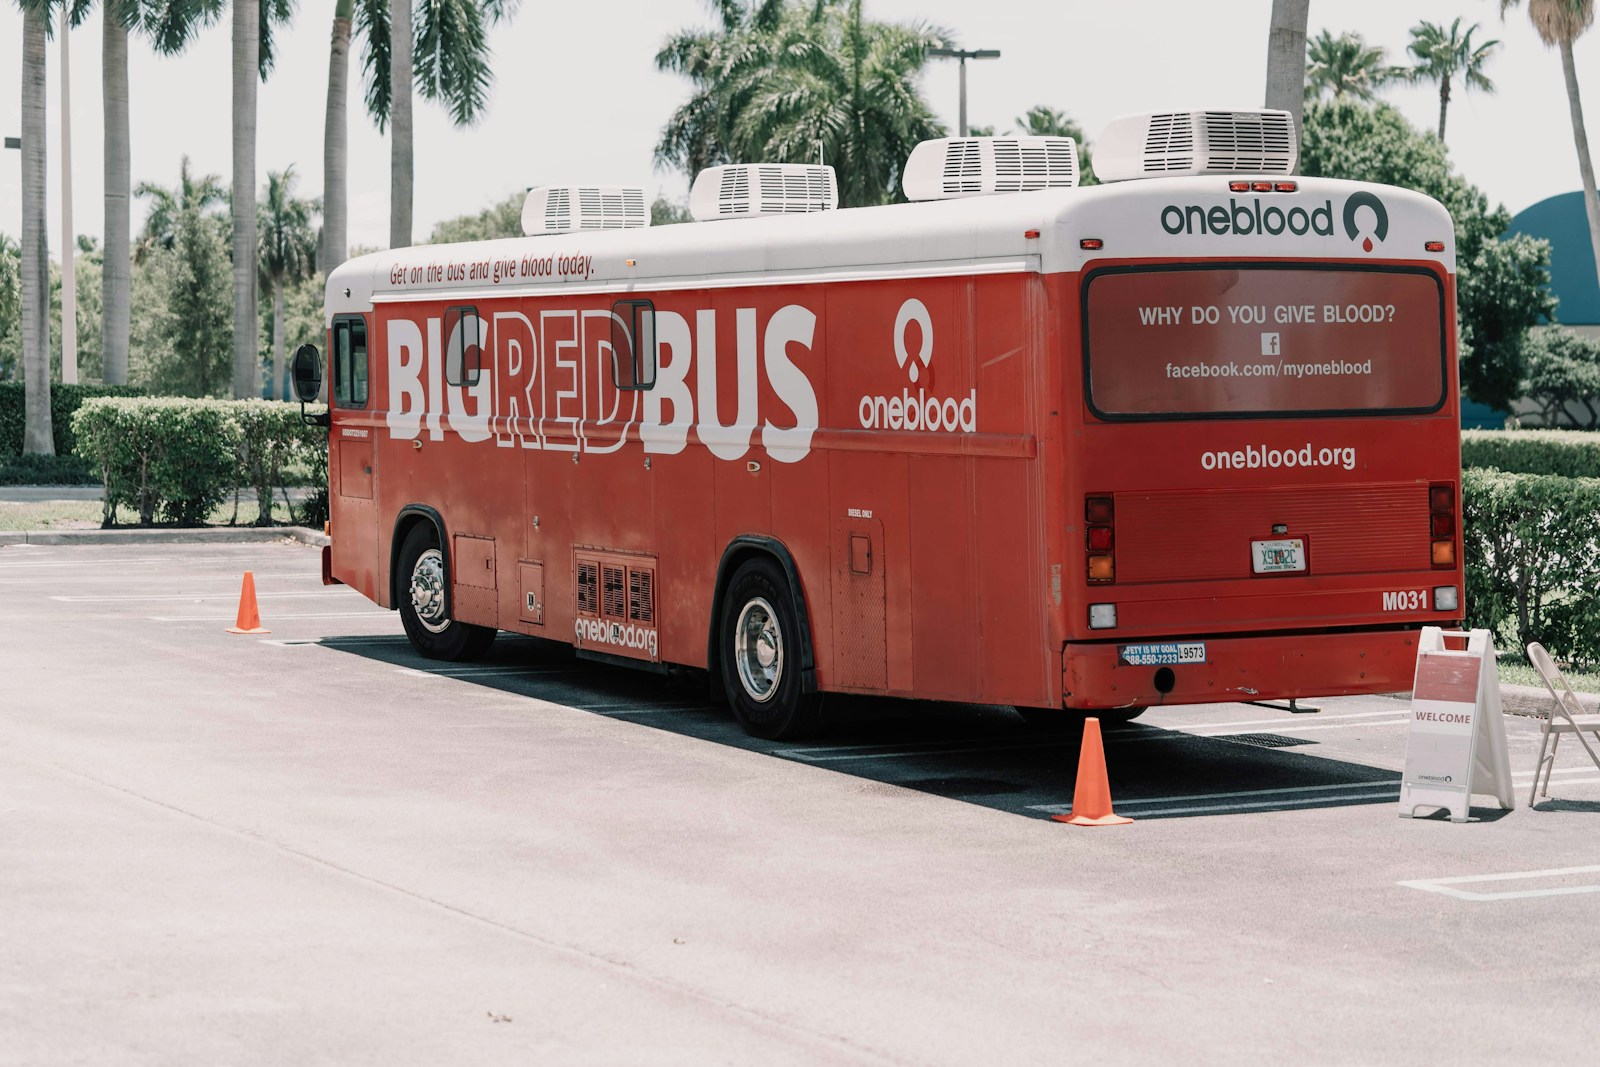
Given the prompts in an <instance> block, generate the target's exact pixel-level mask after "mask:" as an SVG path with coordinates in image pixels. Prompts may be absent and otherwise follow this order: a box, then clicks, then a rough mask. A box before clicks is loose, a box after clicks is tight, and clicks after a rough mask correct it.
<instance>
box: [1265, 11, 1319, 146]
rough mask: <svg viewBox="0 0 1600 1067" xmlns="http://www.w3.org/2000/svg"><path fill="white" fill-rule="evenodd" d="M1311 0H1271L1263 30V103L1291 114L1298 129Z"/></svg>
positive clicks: (1303, 98)
mask: <svg viewBox="0 0 1600 1067" xmlns="http://www.w3.org/2000/svg"><path fill="white" fill-rule="evenodd" d="M1310 8H1311V0H1272V24H1271V26H1270V28H1269V29H1268V31H1267V95H1266V105H1267V107H1274V108H1280V109H1282V110H1284V111H1287V112H1289V113H1290V114H1291V115H1293V116H1294V128H1295V129H1296V130H1299V129H1300V124H1301V122H1300V120H1301V116H1302V114H1303V113H1304V111H1305V102H1306V91H1305V80H1306V18H1307V16H1308V15H1309V13H1310Z"/></svg>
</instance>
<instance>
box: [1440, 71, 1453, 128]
mask: <svg viewBox="0 0 1600 1067" xmlns="http://www.w3.org/2000/svg"><path fill="white" fill-rule="evenodd" d="M1449 110H1450V79H1449V78H1440V79H1439V140H1440V142H1441V143H1442V142H1443V141H1444V116H1445V112H1447V111H1449Z"/></svg>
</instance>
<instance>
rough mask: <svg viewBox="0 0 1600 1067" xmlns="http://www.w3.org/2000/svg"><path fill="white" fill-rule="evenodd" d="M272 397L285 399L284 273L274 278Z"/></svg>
mask: <svg viewBox="0 0 1600 1067" xmlns="http://www.w3.org/2000/svg"><path fill="white" fill-rule="evenodd" d="M272 399H274V400H282V399H283V275H281V274H277V275H274V276H273V278H272Z"/></svg>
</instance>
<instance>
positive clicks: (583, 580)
mask: <svg viewBox="0 0 1600 1067" xmlns="http://www.w3.org/2000/svg"><path fill="white" fill-rule="evenodd" d="M578 614H579V615H591V616H592V615H599V614H600V565H599V564H598V563H592V562H590V561H588V560H580V561H579V563H578Z"/></svg>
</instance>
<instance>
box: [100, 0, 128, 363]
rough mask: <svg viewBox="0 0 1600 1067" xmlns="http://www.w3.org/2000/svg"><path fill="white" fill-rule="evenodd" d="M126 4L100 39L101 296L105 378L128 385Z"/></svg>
mask: <svg viewBox="0 0 1600 1067" xmlns="http://www.w3.org/2000/svg"><path fill="white" fill-rule="evenodd" d="M124 6H125V5H124V4H122V3H117V2H113V3H110V4H107V5H106V9H105V11H104V12H103V19H104V21H103V24H102V25H103V32H102V35H101V38H100V66H101V99H102V102H103V104H104V107H105V153H106V155H105V182H106V198H105V201H106V202H105V210H106V227H105V229H106V233H105V265H104V268H103V273H102V275H101V295H100V316H101V317H100V336H101V341H100V345H101V348H100V352H101V368H100V377H101V380H103V381H104V382H105V383H106V384H107V385H126V384H128V324H129V317H130V310H129V288H130V285H131V280H130V278H129V268H128V239H129V234H130V222H129V218H128V190H129V185H130V179H129V167H128V141H129V137H128V27H127V26H126V25H125V24H124V23H123V21H122V12H123V8H124Z"/></svg>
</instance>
